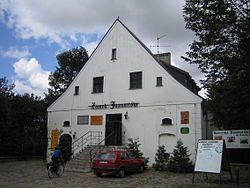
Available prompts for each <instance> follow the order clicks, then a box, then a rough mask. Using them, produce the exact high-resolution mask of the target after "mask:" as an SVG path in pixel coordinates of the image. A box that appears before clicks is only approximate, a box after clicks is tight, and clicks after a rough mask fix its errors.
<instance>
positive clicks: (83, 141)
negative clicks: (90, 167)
mask: <svg viewBox="0 0 250 188" xmlns="http://www.w3.org/2000/svg"><path fill="white" fill-rule="evenodd" d="M93 133H94V134H93ZM96 133H97V136H96V135H95V134H96ZM101 134H102V132H101V131H88V132H86V133H85V134H83V135H82V136H81V137H79V138H78V139H76V140H75V141H74V142H72V143H71V144H69V145H68V146H66V147H65V148H63V150H64V151H65V150H67V149H68V148H70V147H71V156H72V155H73V156H74V155H75V154H76V153H77V152H76V151H79V152H80V151H83V149H84V148H85V147H86V146H88V145H90V144H93V142H92V141H93V140H95V139H93V137H94V138H96V137H97V139H98V141H99V142H98V143H97V144H99V143H100V138H101Z"/></svg>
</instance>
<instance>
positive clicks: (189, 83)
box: [47, 17, 200, 110]
mask: <svg viewBox="0 0 250 188" xmlns="http://www.w3.org/2000/svg"><path fill="white" fill-rule="evenodd" d="M116 22H119V23H120V24H121V25H122V26H123V27H124V28H125V29H126V30H127V31H128V32H129V33H130V34H131V35H132V36H133V38H134V39H135V40H136V41H137V42H139V44H140V45H141V46H142V47H143V48H144V49H145V50H146V51H147V52H148V54H149V55H151V56H152V58H153V59H154V60H155V62H157V63H158V64H159V65H160V66H162V67H163V69H164V70H166V71H167V72H168V73H169V74H170V75H171V76H172V77H173V78H174V79H175V80H176V81H178V82H179V83H180V84H182V85H183V86H185V87H186V88H187V89H189V90H190V91H191V92H193V93H194V94H195V95H197V96H199V95H198V91H199V90H200V88H199V87H198V86H197V85H196V83H195V82H194V80H193V79H192V78H191V76H190V75H189V73H187V72H186V71H183V70H182V69H179V68H177V67H175V66H173V65H170V64H169V65H168V64H165V63H163V62H162V61H160V60H158V59H157V58H156V57H155V56H154V54H153V53H152V52H151V51H150V50H149V48H148V47H147V46H146V45H145V44H144V43H143V42H142V41H141V40H140V39H139V38H138V37H137V36H136V35H135V34H134V33H133V32H132V31H130V30H129V29H128V28H127V26H125V25H124V24H123V23H122V22H121V21H120V19H119V17H118V18H117V19H116V20H115V21H114V22H113V24H112V25H111V26H110V27H109V29H108V31H107V32H106V33H105V35H104V36H103V37H102V39H101V41H100V42H99V43H98V45H97V46H96V48H95V49H94V51H93V52H92V53H91V55H90V57H89V60H90V59H91V58H92V56H93V55H94V54H95V52H96V50H97V49H98V47H99V46H100V44H101V43H102V41H103V40H104V39H105V38H106V36H107V35H108V33H109V32H110V31H111V29H112V28H113V26H114V25H115V23H116ZM89 60H88V61H87V62H86V64H85V65H84V67H85V66H86V65H87V64H88V62H89ZM82 69H83V68H82ZM81 71H82V70H81ZM81 71H80V72H81ZM80 72H79V73H78V75H77V76H76V78H77V77H78V76H79V75H80ZM76 78H75V79H76ZM75 79H74V80H73V81H72V83H71V84H70V85H69V86H68V88H67V89H66V90H65V91H64V93H62V94H61V95H60V96H59V97H58V98H57V99H56V100H55V101H54V102H53V103H52V104H51V105H50V106H49V107H48V109H49V108H51V107H52V106H53V105H54V104H55V103H56V102H57V101H58V100H59V99H60V98H61V97H62V96H63V95H64V94H65V92H66V91H67V90H68V89H69V88H70V86H71V85H72V84H73V82H74V81H75ZM199 97H200V96H199ZM48 109H47V110H48Z"/></svg>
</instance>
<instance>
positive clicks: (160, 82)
mask: <svg viewBox="0 0 250 188" xmlns="http://www.w3.org/2000/svg"><path fill="white" fill-rule="evenodd" d="M156 86H162V77H157V78H156Z"/></svg>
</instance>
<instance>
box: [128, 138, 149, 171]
mask: <svg viewBox="0 0 250 188" xmlns="http://www.w3.org/2000/svg"><path fill="white" fill-rule="evenodd" d="M128 141H129V143H128V147H129V151H130V153H131V155H132V156H133V157H135V158H136V159H139V158H140V159H144V160H145V163H144V167H145V168H146V167H147V166H148V165H147V164H148V162H149V158H148V157H144V156H143V153H142V152H141V151H140V149H139V146H140V145H141V144H140V143H139V139H134V140H133V139H132V138H129V139H128Z"/></svg>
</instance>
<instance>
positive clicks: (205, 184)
mask: <svg viewBox="0 0 250 188" xmlns="http://www.w3.org/2000/svg"><path fill="white" fill-rule="evenodd" d="M232 168H233V175H234V171H235V169H238V168H239V169H240V180H239V181H240V187H243V188H249V187H250V166H234V167H232ZM192 176H193V174H192V173H189V174H180V173H170V172H159V171H155V170H153V169H151V168H150V169H147V170H145V171H144V172H143V173H130V174H127V175H126V176H125V177H124V178H117V177H115V176H111V175H105V176H103V177H96V176H95V175H94V174H93V173H92V172H91V171H87V172H74V171H73V172H72V171H67V165H66V169H65V172H64V174H63V175H62V177H57V178H48V176H47V170H46V165H45V164H44V162H43V161H42V160H28V161H8V162H0V188H16V187H18V188H19V187H20V188H33V187H34V188H44V187H45V188H61V187H63V188H64V187H65V188H82V187H84V188H85V187H86V188H88V187H90V188H118V187H119V188H193V187H194V188H200V187H202V188H212V187H219V175H218V174H209V175H208V180H206V178H205V174H204V173H196V174H195V183H194V184H192ZM221 187H223V188H224V187H228V188H229V187H236V184H235V182H231V181H230V176H229V173H228V172H223V173H222V180H221Z"/></svg>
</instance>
